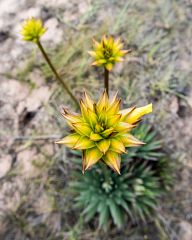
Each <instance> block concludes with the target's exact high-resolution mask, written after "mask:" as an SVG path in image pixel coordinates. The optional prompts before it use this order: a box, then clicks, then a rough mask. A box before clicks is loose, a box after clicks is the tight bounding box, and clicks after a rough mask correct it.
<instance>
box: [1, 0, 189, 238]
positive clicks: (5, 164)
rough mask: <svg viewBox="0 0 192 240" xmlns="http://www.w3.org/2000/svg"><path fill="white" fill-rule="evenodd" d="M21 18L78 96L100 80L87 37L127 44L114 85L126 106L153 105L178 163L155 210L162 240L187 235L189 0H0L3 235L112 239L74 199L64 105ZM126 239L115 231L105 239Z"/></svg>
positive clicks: (65, 100) (95, 91) (96, 86)
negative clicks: (37, 22) (63, 143)
mask: <svg viewBox="0 0 192 240" xmlns="http://www.w3.org/2000/svg"><path fill="white" fill-rule="evenodd" d="M141 3H142V4H141ZM28 17H41V18H42V19H43V21H44V23H45V26H46V27H47V28H48V31H47V32H46V34H45V35H44V36H43V39H42V41H43V44H44V45H45V46H46V47H47V48H48V51H49V54H50V56H51V57H52V59H53V61H54V63H55V65H56V66H57V68H58V69H59V71H60V72H61V74H62V75H63V77H64V78H65V79H67V81H68V83H69V84H70V85H71V87H72V88H73V91H74V92H75V93H76V95H77V96H80V94H81V89H82V88H84V89H89V90H90V91H91V93H92V94H93V95H95V96H97V94H98V93H99V91H100V89H101V86H102V83H101V81H98V80H96V79H99V78H100V76H101V73H100V72H97V71H96V70H95V69H91V68H90V66H89V65H90V59H89V57H88V55H87V50H89V48H90V46H91V38H92V37H93V36H96V38H100V36H101V35H102V34H103V33H105V32H107V33H110V34H113V35H121V36H122V37H123V39H124V41H125V43H126V44H127V47H129V48H132V49H133V54H132V56H131V57H129V58H128V59H127V61H126V62H125V63H124V64H121V65H118V66H117V68H116V69H115V71H114V74H113V75H112V76H111V79H112V80H113V83H111V87H112V90H115V89H117V87H118V86H120V90H119V91H120V94H121V95H122V96H124V97H125V98H126V99H125V101H124V104H125V105H129V104H133V103H135V102H137V103H138V105H139V104H140V103H143V102H148V101H152V102H153V103H154V114H153V117H152V118H151V120H150V121H151V123H152V124H153V125H154V126H155V128H156V129H157V130H158V131H159V133H160V135H161V136H162V138H163V140H164V145H165V149H166V150H167V152H168V153H169V155H170V161H175V165H177V168H176V169H177V170H176V173H175V177H176V180H175V181H176V182H175V187H174V191H173V192H172V193H171V197H170V201H169V202H168V203H166V204H164V203H162V212H161V211H160V214H161V217H162V221H163V222H164V227H165V230H166V231H165V232H166V234H167V236H166V237H165V236H164V238H162V239H171V240H181V239H182V240H191V239H192V192H191V188H190V186H191V182H192V178H191V173H192V148H191V143H192V134H191V133H192V90H191V77H190V76H191V69H192V68H191V67H192V52H191V38H192V28H191V25H190V21H191V19H192V4H191V3H190V1H187V0H182V1H180V2H172V1H166V0H165V1H161V0H156V1H152V0H150V1H147V3H146V2H145V1H139V0H132V1H131V0H130V1H125V0H124V1H123V0H121V1H115V0H113V1H110V0H104V1H101V0H98V1H92V0H87V1H78V0H71V1H67V0H38V1H37V0H20V1H16V0H1V1H0V55H1V57H0V109H1V116H0V147H1V149H0V181H1V184H0V239H5V240H9V239H11V240H12V239H13V240H21V239H42V240H43V239H83V240H86V239H98V237H99V236H100V238H99V239H109V238H108V237H107V236H105V235H102V234H101V233H99V232H98V231H97V230H96V231H94V232H93V231H92V229H91V228H90V227H87V228H85V227H84V226H83V224H82V220H81V219H80V220H79V218H78V213H76V212H74V211H75V210H73V207H72V206H71V204H72V201H71V198H72V197H71V195H70V193H69V192H70V189H68V185H67V180H68V178H69V177H70V170H71V169H72V167H73V166H72V164H71V162H70V161H69V159H67V156H66V150H65V149H64V148H59V147H58V146H56V145H55V144H54V140H55V139H58V138H60V136H62V135H64V133H65V131H66V130H65V127H66V126H65V124H64V121H63V120H62V117H61V116H60V114H59V109H60V107H61V105H62V104H71V103H70V101H69V99H68V97H67V96H66V95H65V93H63V91H62V89H60V87H58V85H57V84H56V83H55V81H54V78H53V77H52V74H51V73H50V71H49V69H48V68H47V66H46V64H45V63H44V61H43V59H42V58H41V55H40V54H39V52H38V51H37V49H36V46H34V45H33V44H31V43H25V42H23V41H21V38H20V36H19V31H20V28H21V23H22V21H23V20H24V19H26V18H28ZM127 66H128V68H127ZM119 74H120V75H119ZM85 78H86V81H85V80H84V79H85ZM93 85H94V89H92V88H91V86H93ZM138 92H140V94H138ZM125 232H126V231H125ZM100 234H101V235H100ZM121 236H122V237H121ZM126 236H128V235H125V233H123V232H121V233H117V234H114V233H112V236H111V238H110V239H127V238H126ZM143 236H144V237H145V238H143ZM158 236H159V235H156V236H154V235H150V234H149V236H148V237H147V235H146V234H143V233H141V234H140V235H135V237H134V236H133V238H131V236H130V238H129V239H134V240H137V239H138V240H139V239H154V240H156V239H158Z"/></svg>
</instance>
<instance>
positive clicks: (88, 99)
mask: <svg viewBox="0 0 192 240" xmlns="http://www.w3.org/2000/svg"><path fill="white" fill-rule="evenodd" d="M84 102H85V105H86V106H87V107H88V108H89V109H91V110H93V104H94V102H93V100H92V99H91V97H90V96H89V95H88V94H87V93H86V92H84Z"/></svg>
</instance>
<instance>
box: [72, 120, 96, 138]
mask: <svg viewBox="0 0 192 240" xmlns="http://www.w3.org/2000/svg"><path fill="white" fill-rule="evenodd" d="M72 126H73V128H74V129H75V131H76V132H77V133H79V134H80V135H83V136H87V137H89V136H90V133H91V131H92V130H91V128H90V127H89V125H88V124H87V123H84V122H81V123H79V122H78V123H73V124H72Z"/></svg>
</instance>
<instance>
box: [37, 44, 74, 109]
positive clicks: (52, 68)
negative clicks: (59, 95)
mask: <svg viewBox="0 0 192 240" xmlns="http://www.w3.org/2000/svg"><path fill="white" fill-rule="evenodd" d="M37 46H38V47H39V49H40V51H41V53H42V55H43V57H44V58H45V60H46V62H47V64H48V65H49V67H50V69H51V70H52V72H53V73H54V75H55V77H56V79H57V81H58V82H59V83H60V84H61V85H62V86H63V88H64V89H65V90H66V91H67V93H68V94H69V96H70V97H71V98H72V99H73V101H74V102H75V104H76V106H77V107H78V108H79V102H78V100H77V99H76V97H75V96H74V95H73V93H72V92H71V90H70V89H69V87H68V86H67V84H66V83H65V82H64V81H63V79H62V78H61V77H60V75H59V74H58V72H57V70H56V69H55V67H54V66H53V64H52V62H51V60H50V59H49V57H48V55H47V53H46V52H45V49H44V47H43V46H42V44H41V42H40V40H38V41H37Z"/></svg>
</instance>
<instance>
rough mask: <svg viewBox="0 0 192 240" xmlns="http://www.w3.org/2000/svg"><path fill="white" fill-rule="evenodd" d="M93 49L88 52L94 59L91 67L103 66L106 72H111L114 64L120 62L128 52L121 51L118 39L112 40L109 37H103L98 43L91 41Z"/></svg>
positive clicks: (121, 46) (120, 43)
mask: <svg viewBox="0 0 192 240" xmlns="http://www.w3.org/2000/svg"><path fill="white" fill-rule="evenodd" d="M93 48H94V50H93V51H89V52H88V53H89V54H90V55H91V56H92V57H93V58H94V59H95V61H94V62H93V63H92V65H97V66H104V67H105V68H106V69H107V70H108V71H110V70H112V68H113V66H114V65H115V63H116V62H122V61H123V57H124V55H125V54H126V53H128V52H130V50H123V49H122V48H123V44H122V42H121V40H120V38H118V39H117V40H114V38H113V37H111V36H110V37H109V38H107V37H106V36H103V38H102V40H101V42H100V43H99V42H97V41H95V40H94V39H93Z"/></svg>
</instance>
